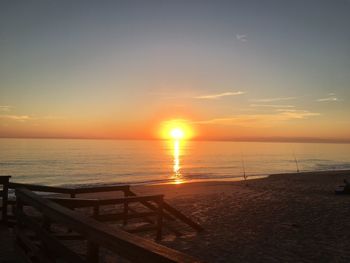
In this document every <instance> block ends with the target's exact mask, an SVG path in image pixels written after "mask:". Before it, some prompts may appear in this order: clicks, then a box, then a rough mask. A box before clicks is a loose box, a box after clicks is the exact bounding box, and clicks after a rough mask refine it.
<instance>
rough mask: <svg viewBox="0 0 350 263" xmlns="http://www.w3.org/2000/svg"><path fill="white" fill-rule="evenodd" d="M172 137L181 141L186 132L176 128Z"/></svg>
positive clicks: (172, 132)
mask: <svg viewBox="0 0 350 263" xmlns="http://www.w3.org/2000/svg"><path fill="white" fill-rule="evenodd" d="M170 135H171V137H172V138H173V139H176V140H179V139H182V138H183V137H184V135H185V134H184V131H183V130H182V129H180V128H175V129H172V130H171V132H170Z"/></svg>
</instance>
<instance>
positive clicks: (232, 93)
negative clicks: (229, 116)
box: [194, 91, 245, 99]
mask: <svg viewBox="0 0 350 263" xmlns="http://www.w3.org/2000/svg"><path fill="white" fill-rule="evenodd" d="M244 93H245V92H243V91H234V92H223V93H218V94H209V95H202V96H197V97H194V98H195V99H218V98H221V97H226V96H237V95H242V94H244Z"/></svg>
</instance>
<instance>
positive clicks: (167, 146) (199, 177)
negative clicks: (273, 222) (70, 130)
mask: <svg viewBox="0 0 350 263" xmlns="http://www.w3.org/2000/svg"><path fill="white" fill-rule="evenodd" d="M345 169H350V144H331V143H280V142H278V143H277V142H231V141H229V142H228V141H220V142H218V141H183V140H179V141H172V140H169V141H162V140H159V141H157V140H149V141H140V140H83V139H0V175H11V176H12V178H11V181H14V182H21V183H32V184H43V185H52V186H71V185H81V186H86V185H101V184H102V185H111V184H158V183H183V182H192V181H207V180H242V179H243V178H244V176H246V177H247V178H253V177H257V176H266V175H269V174H276V173H290V172H293V173H294V172H297V171H300V172H304V171H325V170H345Z"/></svg>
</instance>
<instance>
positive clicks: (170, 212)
mask: <svg viewBox="0 0 350 263" xmlns="http://www.w3.org/2000/svg"><path fill="white" fill-rule="evenodd" d="M9 188H10V189H17V188H26V189H29V190H31V191H35V192H46V193H59V194H67V195H69V197H71V198H76V197H77V195H78V194H86V193H99V192H112V191H121V192H122V193H123V194H124V197H125V198H132V197H139V196H138V195H137V194H136V193H134V192H133V191H131V190H130V186H129V185H115V186H96V187H83V188H67V187H53V186H44V185H33V184H21V183H12V182H10V183H9ZM69 200H72V199H69ZM69 200H67V201H66V204H67V205H66V206H68V203H69V202H70V201H69ZM107 200H109V201H98V202H106V203H108V202H111V203H113V199H107ZM130 200H131V199H130ZM61 202H64V201H63V200H62V201H61ZM73 202H74V201H72V204H73ZM81 202H83V201H78V202H77V203H81ZM85 202H87V203H89V202H91V205H88V206H92V207H93V206H95V205H96V203H94V202H96V201H85ZM120 202H122V201H120ZM139 202H140V203H141V204H142V205H143V206H145V207H146V208H148V209H150V210H152V211H154V212H157V209H158V207H157V206H156V205H155V204H153V203H152V202H150V200H142V199H140V200H139ZM9 204H14V202H13V201H11V202H9ZM99 204H100V205H101V204H102V203H99ZM128 211H133V210H132V208H130V207H129V204H128V202H124V213H128ZM163 217H164V219H165V220H171V221H174V220H176V219H178V220H180V221H182V222H183V223H185V224H186V225H188V226H190V227H191V228H193V229H194V230H196V231H198V232H200V231H203V230H204V229H203V228H202V227H201V226H200V225H199V224H197V223H196V222H194V221H193V220H192V219H190V218H188V217H187V216H185V215H184V214H182V213H181V212H180V211H179V210H177V209H176V208H174V207H172V206H171V205H169V204H168V203H166V202H165V201H164V200H163ZM111 218H112V217H111ZM111 218H110V219H111ZM145 219H146V220H148V221H149V222H153V220H152V219H147V218H145ZM125 220H127V219H125ZM106 221H108V220H106ZM124 224H126V221H124ZM164 227H166V228H168V229H169V230H170V231H171V232H173V233H175V234H176V235H180V233H179V232H178V231H177V230H176V229H174V228H173V227H171V226H168V225H164Z"/></svg>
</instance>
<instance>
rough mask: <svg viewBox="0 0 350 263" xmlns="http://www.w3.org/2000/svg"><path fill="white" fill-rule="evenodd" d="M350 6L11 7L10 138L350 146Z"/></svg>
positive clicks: (7, 10) (255, 1) (336, 1)
mask: <svg viewBox="0 0 350 263" xmlns="http://www.w3.org/2000/svg"><path fill="white" fill-rule="evenodd" d="M349 14H350V1H349V0H333V1H330V0H327V1H326V0H307V1H305V0H294V1H286V0H274V1H272V0H265V1H261V0H260V1H259V0H240V1H234V0H231V1H220V0H212V1H204V0H203V1H199V0H196V1H190V0H186V1H185V0H184V1H181V0H176V1H170V0H169V1H166V0H162V1H161V0H159V1H151V0H149V1H145V0H142V1H141V0H140V1H132V0H131V1H126V0H125V1H117V0H115V1H97V0H96V1H62V0H50V1H49V0H47V1H44V0H37V1H34V0H33V1H31V0H28V1H16V0H15V1H13V0H4V1H1V2H0V137H58V138H126V139H130V138H132V139H150V138H159V129H161V127H162V125H163V124H164V122H166V121H169V120H173V119H176V120H180V121H183V122H186V124H187V125H190V126H191V127H193V130H194V133H195V135H196V136H195V138H196V139H210V140H235V139H239V140H241V139H243V140H245V139H248V140H249V139H252V140H292V141H293V140H302V141H304V140H306V141H308V140H311V141H313V140H318V139H322V140H329V141H350V117H349V116H350V103H349V100H350V15H349Z"/></svg>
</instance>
